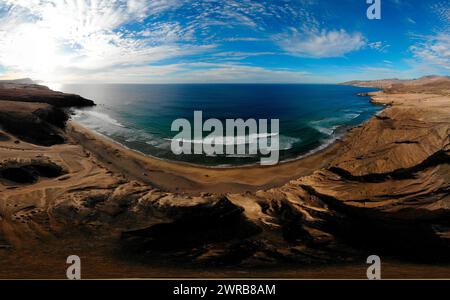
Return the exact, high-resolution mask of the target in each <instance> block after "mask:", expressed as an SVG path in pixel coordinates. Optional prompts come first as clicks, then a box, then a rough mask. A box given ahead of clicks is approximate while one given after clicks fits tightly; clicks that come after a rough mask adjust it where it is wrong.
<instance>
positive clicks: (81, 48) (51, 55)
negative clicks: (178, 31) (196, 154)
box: [0, 0, 211, 80]
mask: <svg viewBox="0 0 450 300" xmlns="http://www.w3.org/2000/svg"><path fill="white" fill-rule="evenodd" d="M178 5H179V1H175V0H168V1H166V0H156V1H143V0H128V1H126V0H108V1H107V0H97V1H90V0H78V1H75V0H67V1H61V0H14V1H12V0H0V7H3V8H6V11H5V12H4V14H3V16H1V17H2V22H1V23H0V65H3V66H5V67H6V68H7V69H8V70H9V72H11V73H20V72H21V73H23V74H24V75H26V76H30V77H34V78H39V79H43V80H55V79H58V80H64V78H61V76H66V75H67V70H69V69H70V70H72V72H75V71H77V72H79V73H80V74H82V73H85V72H83V71H92V72H98V71H102V70H105V69H108V70H110V71H112V69H113V68H116V69H118V68H121V67H124V66H132V65H139V64H148V63H151V62H156V61H160V60H163V59H168V58H172V57H177V56H182V55H188V54H192V53H197V52H199V51H204V50H206V49H208V48H210V47H211V46H204V45H200V46H195V45H189V44H188V45H178V44H176V43H172V44H170V43H167V40H165V39H164V36H165V35H166V36H168V35H170V32H168V31H161V30H162V29H164V28H156V30H155V32H156V31H158V30H159V32H160V33H159V34H160V36H159V37H158V38H156V37H154V36H136V34H135V33H132V32H131V33H130V32H127V31H126V30H122V26H123V25H125V24H127V23H129V22H136V20H139V19H140V18H142V17H143V16H151V15H153V14H159V13H161V12H163V11H165V10H169V9H172V8H175V7H177V6H178ZM162 41H164V42H165V43H162Z"/></svg>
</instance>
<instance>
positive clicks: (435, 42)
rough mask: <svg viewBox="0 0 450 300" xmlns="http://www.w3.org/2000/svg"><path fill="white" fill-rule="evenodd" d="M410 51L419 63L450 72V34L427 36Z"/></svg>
mask: <svg viewBox="0 0 450 300" xmlns="http://www.w3.org/2000/svg"><path fill="white" fill-rule="evenodd" d="M409 49H410V51H411V52H412V53H413V55H414V57H415V58H416V59H417V60H418V61H419V62H421V63H425V64H430V65H433V66H435V67H438V68H444V69H447V70H450V35H449V34H445V33H440V34H438V35H436V36H425V37H423V38H422V41H420V42H418V43H417V44H415V45H413V46H411V47H410V48H409Z"/></svg>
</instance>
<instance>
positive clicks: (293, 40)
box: [276, 29, 366, 58]
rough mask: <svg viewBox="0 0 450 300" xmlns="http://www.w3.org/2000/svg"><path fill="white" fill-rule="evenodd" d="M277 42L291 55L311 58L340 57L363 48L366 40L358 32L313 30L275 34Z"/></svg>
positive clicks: (293, 30)
mask: <svg viewBox="0 0 450 300" xmlns="http://www.w3.org/2000/svg"><path fill="white" fill-rule="evenodd" d="M276 39H277V40H278V44H279V45H280V47H281V48H282V49H284V50H285V51H286V52H288V53H289V54H291V55H296V56H301V57H311V58H324V57H341V56H344V55H345V54H347V53H349V52H353V51H356V50H359V49H361V48H363V47H364V46H365V45H366V40H365V38H364V37H363V35H362V34H361V33H359V32H355V33H348V32H347V31H345V30H343V29H341V30H330V31H328V30H321V31H318V30H313V31H309V32H299V31H297V30H295V29H292V30H291V32H290V33H287V34H281V35H278V36H276Z"/></svg>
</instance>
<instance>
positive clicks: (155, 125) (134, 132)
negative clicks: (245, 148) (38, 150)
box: [60, 84, 382, 165]
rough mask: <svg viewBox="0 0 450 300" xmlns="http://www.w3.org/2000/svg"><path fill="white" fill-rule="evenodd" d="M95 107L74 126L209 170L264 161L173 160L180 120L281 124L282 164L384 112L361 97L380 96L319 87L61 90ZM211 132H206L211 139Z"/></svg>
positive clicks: (226, 158)
mask: <svg viewBox="0 0 450 300" xmlns="http://www.w3.org/2000/svg"><path fill="white" fill-rule="evenodd" d="M60 89H61V90H62V91H64V92H71V93H76V94H79V95H82V96H83V97H86V98H89V99H92V100H94V101H95V102H96V103H97V104H98V105H97V107H95V108H92V109H86V110H80V111H77V112H76V115H75V116H74V119H75V120H76V121H78V122H80V123H82V124H84V125H86V126H87V127H89V128H91V129H93V130H95V131H97V132H99V133H102V134H104V135H106V136H108V137H110V138H112V139H114V140H116V141H117V142H120V143H122V144H124V145H125V146H127V147H129V148H132V149H135V150H138V151H140V152H143V153H145V154H149V155H152V156H156V157H160V158H163V159H170V160H180V161H185V162H190V163H197V164H204V165H240V164H251V163H256V162H259V156H258V155H233V156H220V155H219V156H206V155H174V154H173V153H172V152H171V150H170V140H171V139H172V138H173V137H174V136H175V134H176V132H172V131H171V124H172V122H173V120H175V119H178V118H186V119H189V120H192V119H193V112H194V110H201V111H203V118H204V119H207V118H217V119H219V120H225V119H228V118H231V119H237V118H242V119H244V120H247V119H249V118H254V119H279V120H280V133H279V140H280V159H281V160H289V159H293V158H297V157H299V156H302V155H305V154H307V153H311V152H313V151H316V150H318V149H321V148H323V147H325V146H326V145H328V144H329V143H331V142H333V141H334V140H335V139H336V138H338V137H340V136H341V135H342V134H344V133H345V131H346V130H347V129H348V128H350V127H352V126H355V125H358V124H360V123H362V122H364V121H365V120H367V119H368V118H370V117H371V116H372V115H374V114H375V113H376V112H378V111H379V110H381V109H382V107H380V106H378V105H373V104H371V103H369V99H368V98H367V97H359V96H357V94H358V93H361V92H368V91H373V90H374V89H370V88H359V87H351V86H341V85H313V84H286V85H283V84H170V85H130V84H127V85H122V84H113V85H64V86H62V87H61V88H60ZM207 134H208V133H205V136H206V135H207Z"/></svg>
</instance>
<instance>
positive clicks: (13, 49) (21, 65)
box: [3, 24, 62, 81]
mask: <svg viewBox="0 0 450 300" xmlns="http://www.w3.org/2000/svg"><path fill="white" fill-rule="evenodd" d="M7 47H8V49H4V50H3V52H4V53H6V56H7V57H6V58H5V59H6V61H8V63H9V65H11V66H13V67H14V68H17V69H18V70H22V71H23V72H26V74H28V76H29V77H32V78H37V79H39V80H45V81H53V80H56V79H57V78H55V77H56V75H57V74H55V70H56V69H57V67H58V66H60V65H61V63H62V56H61V54H60V53H59V49H58V44H57V42H56V39H55V37H53V36H52V34H51V32H50V31H48V30H45V29H43V28H39V27H36V26H33V25H31V24H30V25H26V26H21V28H20V30H19V31H18V32H17V33H16V34H15V35H14V40H11V41H10V42H9V44H8V45H7ZM5 50H6V51H5Z"/></svg>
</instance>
